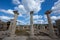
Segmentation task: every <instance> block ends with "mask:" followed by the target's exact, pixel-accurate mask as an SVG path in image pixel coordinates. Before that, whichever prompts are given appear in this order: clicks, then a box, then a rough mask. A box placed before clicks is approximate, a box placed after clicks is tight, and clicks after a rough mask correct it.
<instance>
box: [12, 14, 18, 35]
mask: <svg viewBox="0 0 60 40" xmlns="http://www.w3.org/2000/svg"><path fill="white" fill-rule="evenodd" d="M17 17H18V15H17V14H15V17H14V21H13V25H12V31H11V35H14V34H15V31H16V20H17Z"/></svg>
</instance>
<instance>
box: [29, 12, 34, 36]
mask: <svg viewBox="0 0 60 40" xmlns="http://www.w3.org/2000/svg"><path fill="white" fill-rule="evenodd" d="M30 26H31V27H30V31H31V32H30V35H31V36H34V27H33V11H32V12H30Z"/></svg>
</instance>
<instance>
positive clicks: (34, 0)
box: [22, 0, 44, 12]
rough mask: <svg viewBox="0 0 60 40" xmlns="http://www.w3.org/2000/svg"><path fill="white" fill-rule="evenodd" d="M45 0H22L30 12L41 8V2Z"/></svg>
mask: <svg viewBox="0 0 60 40" xmlns="http://www.w3.org/2000/svg"><path fill="white" fill-rule="evenodd" d="M42 2H44V0H22V4H23V5H24V7H25V9H26V10H27V11H28V12H30V11H34V12H38V11H40V10H41V3H42Z"/></svg>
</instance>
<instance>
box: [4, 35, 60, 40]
mask: <svg viewBox="0 0 60 40" xmlns="http://www.w3.org/2000/svg"><path fill="white" fill-rule="evenodd" d="M28 38H29V37H27V36H17V37H5V38H4V39H3V40H60V39H51V38H50V37H47V36H39V37H36V38H37V39H36V38H33V39H32V38H30V39H28Z"/></svg>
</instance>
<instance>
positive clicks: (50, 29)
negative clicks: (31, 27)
mask: <svg viewBox="0 0 60 40" xmlns="http://www.w3.org/2000/svg"><path fill="white" fill-rule="evenodd" d="M51 12H52V11H50V10H48V11H46V13H45V14H46V15H47V19H48V23H49V27H48V28H49V35H50V36H51V37H53V38H55V37H56V35H55V33H54V29H53V24H52V22H51V18H50V13H51Z"/></svg>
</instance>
